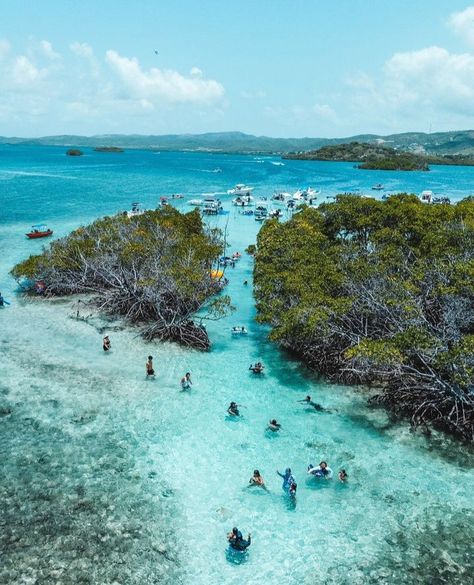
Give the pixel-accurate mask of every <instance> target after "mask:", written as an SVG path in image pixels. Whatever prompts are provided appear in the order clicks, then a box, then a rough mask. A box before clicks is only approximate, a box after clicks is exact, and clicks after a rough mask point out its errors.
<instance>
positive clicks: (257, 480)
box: [249, 469, 267, 490]
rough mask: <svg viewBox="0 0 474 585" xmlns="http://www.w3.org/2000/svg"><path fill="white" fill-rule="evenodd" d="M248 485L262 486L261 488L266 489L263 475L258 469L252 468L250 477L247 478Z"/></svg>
mask: <svg viewBox="0 0 474 585" xmlns="http://www.w3.org/2000/svg"><path fill="white" fill-rule="evenodd" d="M249 485H250V486H254V485H255V486H258V487H262V488H263V489H265V490H266V489H267V486H266V485H265V482H264V480H263V477H262V476H261V475H260V471H259V470H258V469H254V472H253V475H252V477H251V478H250V479H249Z"/></svg>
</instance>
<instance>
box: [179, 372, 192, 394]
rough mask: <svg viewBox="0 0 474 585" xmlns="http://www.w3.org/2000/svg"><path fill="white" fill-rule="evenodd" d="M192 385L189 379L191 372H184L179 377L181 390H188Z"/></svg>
mask: <svg viewBox="0 0 474 585" xmlns="http://www.w3.org/2000/svg"><path fill="white" fill-rule="evenodd" d="M192 385H193V383H192V381H191V372H186V374H185V375H184V376H183V377H182V378H181V388H182V390H189V389H190V388H191V386H192Z"/></svg>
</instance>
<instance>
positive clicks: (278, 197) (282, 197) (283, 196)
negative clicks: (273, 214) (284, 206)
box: [272, 191, 292, 203]
mask: <svg viewBox="0 0 474 585" xmlns="http://www.w3.org/2000/svg"><path fill="white" fill-rule="evenodd" d="M291 198H292V195H291V193H287V192H286V191H280V192H275V193H274V194H273V196H272V201H275V202H276V203H286V202H287V201H289V200H290V199H291Z"/></svg>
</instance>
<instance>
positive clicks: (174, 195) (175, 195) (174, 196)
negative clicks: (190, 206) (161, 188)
mask: <svg viewBox="0 0 474 585" xmlns="http://www.w3.org/2000/svg"><path fill="white" fill-rule="evenodd" d="M171 199H184V195H183V194H182V193H173V195H171Z"/></svg>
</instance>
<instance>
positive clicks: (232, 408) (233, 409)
mask: <svg viewBox="0 0 474 585" xmlns="http://www.w3.org/2000/svg"><path fill="white" fill-rule="evenodd" d="M227 412H228V414H230V416H240V412H239V405H238V404H237V403H236V402H231V403H230V404H229V408H228V409H227Z"/></svg>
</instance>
